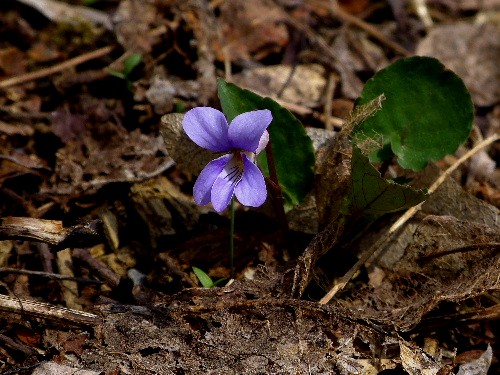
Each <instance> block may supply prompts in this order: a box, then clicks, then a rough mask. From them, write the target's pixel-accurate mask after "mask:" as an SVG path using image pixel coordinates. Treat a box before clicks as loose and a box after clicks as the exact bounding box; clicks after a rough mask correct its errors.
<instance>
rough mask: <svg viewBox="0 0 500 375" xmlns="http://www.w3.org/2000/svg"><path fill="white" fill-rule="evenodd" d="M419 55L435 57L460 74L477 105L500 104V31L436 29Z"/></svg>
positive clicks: (464, 25)
mask: <svg viewBox="0 0 500 375" xmlns="http://www.w3.org/2000/svg"><path fill="white" fill-rule="evenodd" d="M417 54H418V55H426V56H433V57H436V58H438V59H439V60H440V61H441V62H442V63H443V64H444V65H446V66H447V67H448V68H449V69H451V70H453V71H454V72H455V73H457V74H458V75H459V76H460V77H461V78H462V79H463V80H464V82H465V85H466V86H467V88H468V89H469V91H470V93H471V95H472V98H473V100H474V103H475V104H477V105H479V106H488V105H492V104H495V103H497V102H498V101H500V69H498V61H500V27H498V26H496V25H494V24H482V25H476V24H469V23H454V24H450V25H441V26H436V27H435V28H433V29H432V30H431V31H430V32H429V34H428V35H427V37H425V38H424V39H423V40H422V41H421V42H420V44H419V45H418V47H417Z"/></svg>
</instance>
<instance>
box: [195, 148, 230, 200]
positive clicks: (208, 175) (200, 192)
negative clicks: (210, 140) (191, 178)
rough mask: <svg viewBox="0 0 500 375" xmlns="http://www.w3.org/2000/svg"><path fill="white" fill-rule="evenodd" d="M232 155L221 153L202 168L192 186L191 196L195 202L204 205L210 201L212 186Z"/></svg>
mask: <svg viewBox="0 0 500 375" xmlns="http://www.w3.org/2000/svg"><path fill="white" fill-rule="evenodd" d="M232 157H233V155H232V154H227V155H223V156H221V157H220V158H217V159H214V160H212V161H211V162H210V163H208V164H207V165H206V166H205V168H203V170H202V171H201V173H200V175H199V176H198V179H197V180H196V182H195V184H194V187H193V198H194V201H195V202H196V204H199V205H200V206H204V205H206V204H208V203H209V202H210V200H211V194H212V186H213V185H214V182H215V180H216V179H217V177H218V176H219V174H220V173H221V172H222V171H223V170H224V167H225V166H226V164H227V163H228V162H229V161H230V160H231V158H232Z"/></svg>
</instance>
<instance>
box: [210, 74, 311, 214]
mask: <svg viewBox="0 0 500 375" xmlns="http://www.w3.org/2000/svg"><path fill="white" fill-rule="evenodd" d="M218 88H219V98H220V101H221V106H222V111H223V112H224V114H225V115H226V117H227V119H228V121H232V120H233V119H234V118H235V117H236V116H238V115H239V114H241V113H244V112H248V111H254V110H257V109H269V110H270V111H271V112H272V114H273V122H272V123H271V125H270V126H269V128H268V131H269V135H270V139H271V145H272V150H273V154H274V159H275V164H276V171H277V174H278V180H279V183H280V186H281V188H282V190H283V195H284V196H285V200H286V203H287V206H288V207H290V206H293V205H296V204H298V203H300V202H301V201H302V199H304V197H305V196H306V194H307V193H308V192H309V190H310V189H311V187H312V182H313V168H314V149H313V146H312V141H311V139H310V138H309V137H308V136H307V134H306V131H305V129H304V126H303V125H302V123H301V122H300V121H299V120H298V119H297V118H296V117H295V116H294V115H293V114H292V113H291V112H290V111H288V110H287V109H285V108H283V107H282V106H280V105H279V104H278V103H276V102H275V101H274V100H272V99H270V98H263V97H261V96H259V95H257V94H255V93H253V92H251V91H248V90H245V89H242V88H240V87H238V86H236V85H234V84H232V83H228V82H226V81H224V80H222V79H219V81H218ZM258 163H259V166H260V167H261V169H262V171H263V173H264V174H265V175H266V176H269V169H268V166H267V159H266V155H265V152H262V153H261V154H260V155H259V159H258Z"/></svg>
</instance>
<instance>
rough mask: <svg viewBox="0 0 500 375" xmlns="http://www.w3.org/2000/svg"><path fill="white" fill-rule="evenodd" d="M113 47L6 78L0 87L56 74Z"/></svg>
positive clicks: (107, 51)
mask: <svg viewBox="0 0 500 375" xmlns="http://www.w3.org/2000/svg"><path fill="white" fill-rule="evenodd" d="M113 49H114V46H106V47H102V48H99V49H97V50H95V51H92V52H89V53H85V54H83V55H80V56H77V57H74V58H72V59H69V60H67V61H64V62H62V63H60V64H57V65H54V66H51V67H49V68H45V69H40V70H37V71H34V72H30V73H26V74H22V75H20V76H16V77H12V78H7V79H4V80H3V81H0V89H4V88H7V87H10V86H15V85H20V84H22V83H26V82H30V81H34V80H37V79H40V78H44V77H47V76H50V75H52V74H55V73H59V72H61V71H63V70H66V69H69V68H72V67H75V66H77V65H80V64H83V63H84V62H87V61H89V60H93V59H97V58H99V57H102V56H106V55H107V54H109V53H110V52H111V51H112V50H113Z"/></svg>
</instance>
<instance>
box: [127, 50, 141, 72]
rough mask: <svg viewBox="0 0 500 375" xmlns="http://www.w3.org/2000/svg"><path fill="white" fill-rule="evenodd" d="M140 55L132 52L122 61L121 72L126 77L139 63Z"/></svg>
mask: <svg viewBox="0 0 500 375" xmlns="http://www.w3.org/2000/svg"><path fill="white" fill-rule="evenodd" d="M141 61H142V56H141V54H139V53H133V54H131V55H130V56H129V57H127V58H126V59H125V61H124V62H123V74H124V75H125V76H126V77H128V76H129V75H130V73H132V71H133V70H134V69H135V68H136V67H137V66H138V65H139V64H140V63H141Z"/></svg>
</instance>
